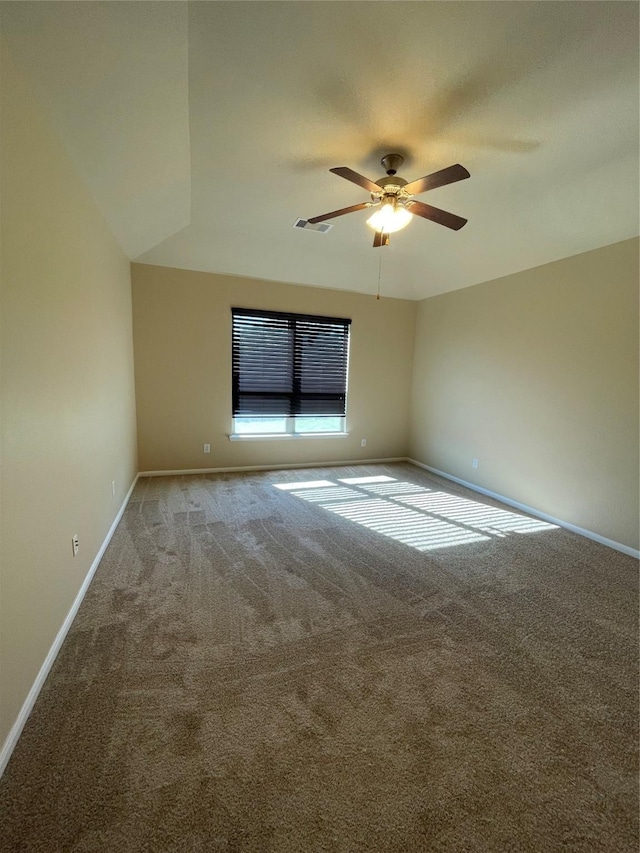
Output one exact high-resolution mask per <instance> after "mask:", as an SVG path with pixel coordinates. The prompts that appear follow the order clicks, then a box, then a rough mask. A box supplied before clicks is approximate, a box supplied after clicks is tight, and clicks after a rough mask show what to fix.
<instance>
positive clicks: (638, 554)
mask: <svg viewBox="0 0 640 853" xmlns="http://www.w3.org/2000/svg"><path fill="white" fill-rule="evenodd" d="M406 461H407V462H410V463H411V464H412V465H416V466H417V467H418V468H424V470H425V471H430V472H431V473H432V474H437V475H438V477H444V478H445V480H452V481H453V482H454V483H459V484H460V485H461V486H464V487H465V488H467V489H472V490H473V491H474V492H480V494H482V495H487V497H490V498H495V500H497V501H500V502H501V503H503V504H507V506H512V507H515V508H516V509H520V510H522V511H523V512H526V513H528V514H529V515H533V516H535V517H536V518H541V519H543V521H549V522H550V523H551V524H557V525H558V526H559V527H564V528H565V529H566V530H571V531H572V532H573V533H578V534H579V535H580V536H584V537H586V538H587V539H592V540H593V541H594V542H599V543H600V544H601V545H606V546H607V547H608V548H613V549H614V550H615V551H621V552H622V553H623V554H628V555H629V556H630V557H635V558H636V559H640V551H637V550H636V549H635V548H631V547H629V546H628V545H623V544H622V543H621V542H615V541H614V540H613V539H607V538H606V537H605V536H600V534H599V533H594V532H593V531H592V530H586V529H585V528H584V527H578V526H577V525H576V524H571V523H570V522H569V521H563V520H562V519H561V518H555V517H554V516H553V515H549V514H548V513H546V512H541V511H540V510H539V509H535V507H532V506H527V504H523V503H520V501H514V500H512V499H511V498H506V497H505V496H504V495H499V494H498V493H497V492H492V491H491V490H490V489H484V488H483V487H482V486H477V485H476V484H475V483H469V482H468V481H467V480H462V479H460V477H454V476H453V474H447V473H445V472H444V471H439V470H438V469H437V468H432V467H431V466H430V465H425V464H424V463H423V462H418V460H417V459H411V458H410V457H407V459H406Z"/></svg>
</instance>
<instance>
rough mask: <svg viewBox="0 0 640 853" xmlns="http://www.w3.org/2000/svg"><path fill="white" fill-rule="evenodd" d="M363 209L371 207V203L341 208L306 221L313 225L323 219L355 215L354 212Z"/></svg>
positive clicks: (366, 202)
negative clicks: (349, 214)
mask: <svg viewBox="0 0 640 853" xmlns="http://www.w3.org/2000/svg"><path fill="white" fill-rule="evenodd" d="M365 207H371V202H369V201H363V202H361V203H360V204H352V205H351V207H342V208H340V210H332V211H331V213H323V214H322V216H314V217H313V219H307V222H311V224H312V225H315V224H316V222H324V221H325V219H334V218H335V217H336V216H344V214H345V213H355V211H356V210H364V209H365Z"/></svg>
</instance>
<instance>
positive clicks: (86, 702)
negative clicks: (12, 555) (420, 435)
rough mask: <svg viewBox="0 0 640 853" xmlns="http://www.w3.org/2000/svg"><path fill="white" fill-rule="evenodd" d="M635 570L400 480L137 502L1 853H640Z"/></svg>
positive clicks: (224, 482)
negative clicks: (567, 852) (111, 852)
mask: <svg viewBox="0 0 640 853" xmlns="http://www.w3.org/2000/svg"><path fill="white" fill-rule="evenodd" d="M637 601H638V591H637V563H636V561H635V560H634V559H633V558H631V557H628V556H625V555H623V554H620V553H618V552H616V551H613V550H610V549H608V548H606V547H604V546H601V545H598V544H596V543H593V542H591V541H589V540H586V539H584V538H581V537H579V536H577V535H575V534H573V533H570V532H568V531H566V530H563V529H561V528H557V527H554V526H553V525H550V524H546V523H544V522H540V521H539V520H537V519H532V518H530V517H529V516H526V515H524V514H523V513H519V512H517V511H514V510H511V509H510V508H508V507H504V506H503V505H501V504H499V503H498V502H496V501H492V500H491V499H489V498H484V497H481V496H478V495H477V494H475V493H472V492H470V491H468V490H465V489H464V488H462V487H460V486H457V485H455V484H452V483H449V482H445V481H443V480H441V479H439V478H438V477H435V476H431V475H430V474H428V473H426V472H424V471H422V470H420V469H417V468H415V467H413V466H411V465H408V464H394V465H368V466H352V467H342V468H323V469H319V468H314V469H307V470H304V471H303V470H288V471H270V472H253V473H242V474H219V475H193V476H179V477H164V478H146V479H141V480H140V481H139V482H138V484H137V486H136V488H135V490H134V493H133V496H132V498H131V501H130V503H129V506H128V507H127V509H126V512H125V514H124V516H123V519H122V521H121V523H120V525H119V527H118V529H117V531H116V533H115V535H114V537H113V539H112V541H111V543H110V544H109V547H108V548H107V551H106V553H105V555H104V558H103V560H102V563H101V565H100V567H99V569H98V571H97V573H96V575H95V578H94V580H93V582H92V584H91V587H90V589H89V591H88V593H87V595H86V598H85V600H84V602H83V604H82V606H81V608H80V611H79V613H78V616H77V617H76V619H75V621H74V623H73V625H72V627H71V630H70V632H69V634H68V636H67V639H66V641H65V643H64V645H63V647H62V650H61V652H60V654H59V656H58V658H57V660H56V662H55V664H54V666H53V669H52V671H51V674H50V676H49V678H48V679H47V682H46V684H45V686H44V688H43V690H42V692H41V694H40V697H39V699H38V701H37V703H36V706H35V708H34V710H33V712H32V714H31V717H30V718H29V720H28V722H27V725H26V727H25V730H24V733H23V735H22V738H21V739H20V742H19V743H18V746H17V747H16V749H15V751H14V754H13V757H12V759H11V761H10V763H9V765H8V767H7V770H6V771H5V774H4V777H3V778H2V780H1V781H0V795H1V798H2V799H1V803H2V807H1V815H0V816H1V821H2V823H1V830H0V832H1V837H0V849H1V850H2V851H6V853H8V851H47V853H50V852H51V853H57V851H86V852H87V853H88V851H114V852H115V853H120V851H122V853H129V851H131V853H133V851H136V853H137V851H153V853H163V851H179V853H196V851H198V853H199V851H203V853H204V851H206V853H245V851H246V853H307V851H309V853H316V851H317V853H321V852H322V853H324V851H327V853H352V851H354V853H364V851H372V853H373V851H375V853H413V851H434V853H435V852H436V851H438V853H440V852H441V853H466V851H469V853H485V851H486V853H501V851H505V853H507V851H508V853H520V851H522V853H553V851H573V852H574V853H578V851H579V853H597V851H607V852H609V851H610V853H623V851H634V853H635V851H637V849H638V821H637V814H638V790H637V778H638V777H637V744H638V656H637V648H638V646H637Z"/></svg>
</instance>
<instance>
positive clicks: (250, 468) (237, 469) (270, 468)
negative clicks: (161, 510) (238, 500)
mask: <svg viewBox="0 0 640 853" xmlns="http://www.w3.org/2000/svg"><path fill="white" fill-rule="evenodd" d="M407 461H409V460H407V457H406V456H389V457H387V458H385V459H341V460H339V461H337V462H336V461H331V462H295V463H293V464H289V463H285V464H283V465H276V464H274V465H239V466H236V467H234V468H182V469H175V470H172V471H140V473H139V474H138V477H174V476H180V475H182V474H233V473H236V472H242V471H283V470H286V469H289V468H334V467H337V466H340V465H381V464H384V463H386V462H407Z"/></svg>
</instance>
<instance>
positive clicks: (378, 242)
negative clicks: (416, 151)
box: [307, 154, 470, 248]
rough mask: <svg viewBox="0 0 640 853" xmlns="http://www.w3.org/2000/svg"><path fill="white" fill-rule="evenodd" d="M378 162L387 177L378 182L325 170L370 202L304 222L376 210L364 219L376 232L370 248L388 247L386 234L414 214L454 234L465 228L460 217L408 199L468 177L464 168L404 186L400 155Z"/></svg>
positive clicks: (339, 168)
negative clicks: (365, 193)
mask: <svg viewBox="0 0 640 853" xmlns="http://www.w3.org/2000/svg"><path fill="white" fill-rule="evenodd" d="M380 162H381V163H382V165H383V167H384V169H385V170H386V172H387V175H386V177H384V178H380V180H379V181H370V180H369V178H365V177H364V175H360V174H358V172H354V171H353V169H349V168H348V167H347V166H337V167H336V168H335V169H329V171H330V172H333V173H334V175H339V176H340V177H341V178H345V179H346V180H347V181H351V182H352V183H354V184H358V186H359V187H362V188H363V189H365V190H369V192H370V193H371V201H363V202H361V203H360V204H353V205H351V207H343V208H341V209H340V210H332V211H331V213H324V214H323V215H322V216H314V217H313V219H309V220H307V221H308V222H311V223H312V224H315V223H316V222H324V221H325V220H326V219H334V218H335V217H336V216H344V214H345V213H355V212H356V210H364V209H365V208H368V207H376V208H378V209H377V210H376V211H375V213H374V214H373V215H372V216H370V217H369V219H367V225H370V226H371V228H373V229H374V230H375V232H376V234H375V237H374V238H373V246H374V248H378V247H379V246H388V245H389V234H391V233H392V232H393V231H399V230H400V229H401V228H404V227H405V225H408V224H409V222H410V221H411V219H412V215H413V214H414V213H415V214H416V215H417V216H422V218H423V219H430V220H431V221H432V222H437V223H438V224H439V225H444V226H445V227H446V228H452V229H453V230H454V231H458V230H459V229H460V228H462V226H463V225H465V224H466V222H467V220H466V219H463V218H462V217H461V216H456V215H455V213H448V212H447V211H446V210H440V208H438V207H432V206H431V205H430V204H424V202H421V201H414V200H413V198H412V196H414V195H418V194H420V193H424V192H427V190H433V189H436V187H443V186H446V184H453V183H455V182H456V181H462V180H464V179H465V178H468V177H470V175H469V172H468V171H467V170H466V169H465V168H464V166H461V165H460V164H459V163H456V164H455V166H449V167H448V168H446V169H441V170H440V171H439V172H433V173H432V174H431V175H426V176H425V177H424V178H418V180H417V181H411V183H407V181H405V180H404V178H400V177H398V176H397V175H396V172H397V171H398V169H399V168H400V166H402V164H403V162H404V157H403V156H402V155H401V154H386V155H385V156H384V157H383V158H382V160H381V161H380Z"/></svg>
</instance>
